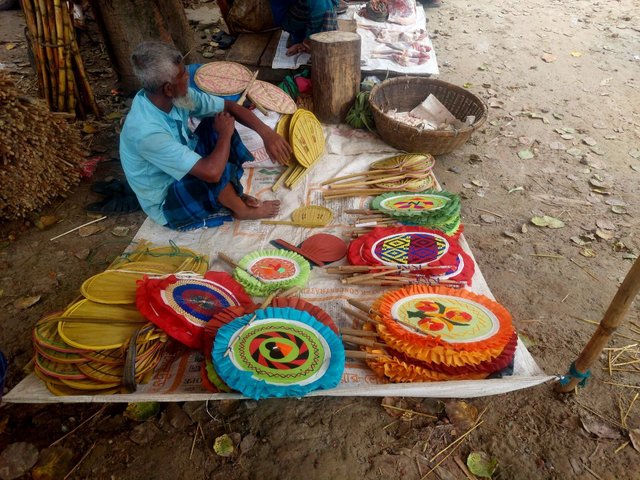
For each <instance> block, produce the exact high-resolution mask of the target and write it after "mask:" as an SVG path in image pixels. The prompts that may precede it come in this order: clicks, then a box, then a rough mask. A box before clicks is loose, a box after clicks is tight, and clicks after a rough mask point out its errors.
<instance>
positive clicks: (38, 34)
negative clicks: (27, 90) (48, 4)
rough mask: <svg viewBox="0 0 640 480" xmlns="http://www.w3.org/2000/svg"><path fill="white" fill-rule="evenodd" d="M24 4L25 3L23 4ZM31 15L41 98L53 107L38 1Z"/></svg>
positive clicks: (36, 0)
mask: <svg viewBox="0 0 640 480" xmlns="http://www.w3.org/2000/svg"><path fill="white" fill-rule="evenodd" d="M25 3H26V2H25ZM33 7H34V9H33V15H34V21H35V29H36V30H35V32H34V33H35V43H36V46H37V48H36V49H35V52H34V53H35V54H36V66H37V67H38V70H39V72H40V75H41V76H42V87H43V89H44V91H43V96H44V98H45V99H46V100H47V104H48V105H49V106H50V107H52V106H53V93H52V90H51V86H50V81H49V75H48V70H47V54H46V50H45V46H44V45H45V40H44V32H43V26H42V15H41V13H40V8H39V5H38V0H35V1H34V4H33Z"/></svg>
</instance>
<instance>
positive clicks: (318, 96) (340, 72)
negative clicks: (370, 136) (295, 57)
mask: <svg viewBox="0 0 640 480" xmlns="http://www.w3.org/2000/svg"><path fill="white" fill-rule="evenodd" d="M309 40H310V44H311V84H312V86H313V111H314V113H315V114H316V116H317V117H318V119H320V121H321V122H324V123H340V122H342V121H344V118H345V117H346V116H347V112H348V111H349V108H350V107H351V105H352V104H353V101H354V100H355V98H356V94H357V93H358V92H359V91H360V41H361V40H360V35H358V34H357V33H352V32H340V31H334V32H321V33H316V34H314V35H311V37H309Z"/></svg>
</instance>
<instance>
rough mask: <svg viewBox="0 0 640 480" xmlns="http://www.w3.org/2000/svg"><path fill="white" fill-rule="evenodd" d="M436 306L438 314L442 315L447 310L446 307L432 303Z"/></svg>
mask: <svg viewBox="0 0 640 480" xmlns="http://www.w3.org/2000/svg"><path fill="white" fill-rule="evenodd" d="M434 303H435V304H436V305H438V313H444V311H445V310H446V309H447V307H445V306H444V305H443V304H441V303H438V302H434Z"/></svg>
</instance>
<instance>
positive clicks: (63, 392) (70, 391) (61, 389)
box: [45, 382, 120, 397]
mask: <svg viewBox="0 0 640 480" xmlns="http://www.w3.org/2000/svg"><path fill="white" fill-rule="evenodd" d="M45 385H46V387H47V389H48V390H49V391H50V392H51V393H52V394H54V395H56V396H58V397H63V396H72V395H89V394H94V395H112V394H114V393H120V387H119V386H118V387H115V388H105V389H100V390H95V391H93V392H87V391H86V390H76V389H75V388H71V387H68V386H67V385H56V384H54V383H51V382H45Z"/></svg>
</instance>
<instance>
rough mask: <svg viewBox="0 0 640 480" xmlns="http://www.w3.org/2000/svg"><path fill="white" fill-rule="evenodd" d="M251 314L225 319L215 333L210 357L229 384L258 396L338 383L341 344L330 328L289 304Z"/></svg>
mask: <svg viewBox="0 0 640 480" xmlns="http://www.w3.org/2000/svg"><path fill="white" fill-rule="evenodd" d="M254 315H255V319H253V317H254ZM254 315H245V316H243V317H241V318H238V319H236V320H234V321H233V322H231V323H229V324H228V325H225V326H224V327H222V328H221V329H220V330H219V331H218V335H217V336H216V339H215V343H214V346H213V353H212V358H213V363H214V365H215V367H216V370H217V372H218V373H219V374H220V377H221V378H222V379H223V380H224V381H225V382H226V383H227V384H228V385H229V386H230V387H231V388H233V389H234V390H238V391H240V392H241V393H243V394H244V395H246V396H248V397H251V398H255V399H260V398H266V397H300V396H303V395H305V394H307V393H309V392H311V391H313V390H316V389H327V388H334V387H336V386H337V385H338V384H339V383H340V379H341V377H342V373H343V371H344V360H345V357H344V348H343V346H342V342H341V341H340V339H339V338H338V336H337V335H336V334H335V333H334V332H333V331H331V329H330V328H328V327H326V326H325V325H323V324H322V323H320V322H318V321H317V320H316V319H314V318H313V317H312V316H311V315H310V314H309V313H307V312H303V311H300V310H295V309H293V308H267V309H263V310H256V311H255V312H254ZM252 319H253V320H252ZM251 320H252V321H251Z"/></svg>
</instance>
